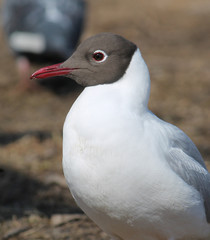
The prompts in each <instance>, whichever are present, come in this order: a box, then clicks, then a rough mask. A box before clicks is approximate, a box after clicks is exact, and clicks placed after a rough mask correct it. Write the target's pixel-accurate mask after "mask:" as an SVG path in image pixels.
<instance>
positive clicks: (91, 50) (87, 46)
mask: <svg viewBox="0 0 210 240" xmlns="http://www.w3.org/2000/svg"><path fill="white" fill-rule="evenodd" d="M136 49H137V47H136V45H135V44H133V43H132V42H130V41H128V40H126V39H125V38H123V37H121V36H119V35H116V34H112V33H101V34H98V35H95V36H93V37H90V38H88V39H87V40H85V41H84V42H83V43H81V44H80V45H79V47H78V48H77V49H76V51H75V52H74V54H73V55H72V56H71V57H70V58H69V59H67V60H66V61H65V62H64V63H61V64H55V65H52V66H49V67H45V68H42V69H40V70H38V71H36V72H35V73H34V74H33V75H32V76H31V78H46V77H52V76H58V75H63V76H67V77H69V78H71V79H73V80H75V81H76V82H77V83H79V84H81V85H83V86H85V87H86V86H94V85H98V84H106V83H113V82H115V81H117V80H118V79H120V78H121V77H122V76H123V75H124V73H125V71H126V69H127V67H128V65H129V63H130V61H131V58H132V56H133V54H134V52H135V50H136Z"/></svg>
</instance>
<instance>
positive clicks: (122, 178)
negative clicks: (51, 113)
mask: <svg viewBox="0 0 210 240" xmlns="http://www.w3.org/2000/svg"><path fill="white" fill-rule="evenodd" d="M149 92H150V79H149V72H148V69H147V66H146V64H145V62H144V60H143V58H142V57H141V54H140V51H139V50H138V49H137V50H136V52H135V53H134V55H133V57H132V60H131V62H130V65H129V67H128V69H127V71H126V73H125V74H124V76H123V77H122V79H120V80H119V81H117V82H115V83H113V84H106V85H97V86H93V87H87V88H85V90H84V91H83V93H82V94H81V95H80V96H79V98H78V99H77V100H76V102H75V103H74V105H73V107H72V109H71V110H70V112H69V114H68V115H67V118H66V121H65V125H64V136H63V137H64V138H63V168H64V174H65V177H66V180H67V183H68V185H69V188H70V190H71V193H72V195H73V196H74V198H75V200H76V202H77V203H78V205H79V206H80V207H81V208H82V209H83V211H84V212H85V213H86V214H87V215H88V216H89V217H90V218H91V219H93V220H94V221H95V222H96V223H97V224H98V225H99V226H100V227H101V228H102V229H104V231H106V232H107V233H109V234H110V235H112V236H113V237H115V238H116V239H123V240H139V239H143V240H156V239H183V238H184V237H189V238H193V237H194V238H196V237H205V236H207V235H208V234H210V227H209V225H208V224H207V222H206V217H205V209H204V205H203V199H202V197H201V195H200V193H199V192H198V191H197V190H196V189H195V188H193V187H192V186H190V185H188V184H187V183H186V182H185V181H183V180H182V178H180V177H179V176H178V175H177V174H176V173H175V172H174V171H173V170H172V169H171V168H170V166H169V164H168V162H167V159H166V153H167V151H168V149H169V148H170V147H171V146H170V144H171V142H170V141H169V138H168V136H169V135H168V132H170V131H172V134H173V131H174V132H175V130H173V127H169V124H167V123H165V122H163V121H161V120H160V119H158V118H157V117H156V116H155V115H153V114H152V113H151V112H150V111H149V110H148V108H147V103H148V99H149ZM170 134H171V132H170Z"/></svg>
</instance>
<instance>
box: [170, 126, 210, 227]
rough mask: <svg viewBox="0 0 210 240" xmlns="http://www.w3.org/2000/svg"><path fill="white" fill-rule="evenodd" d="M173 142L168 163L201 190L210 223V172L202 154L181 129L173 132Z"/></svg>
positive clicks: (178, 173) (189, 182) (187, 181)
mask: <svg viewBox="0 0 210 240" xmlns="http://www.w3.org/2000/svg"><path fill="white" fill-rule="evenodd" d="M171 144H172V145H171V148H170V150H169V152H168V157H167V160H168V163H169V165H170V167H171V168H172V169H173V171H174V172H176V174H177V175H179V176H180V177H181V178H182V179H183V180H184V181H185V182H186V183H188V184H189V185H191V186H193V187H194V188H195V189H196V190H198V191H199V192H200V194H201V195H202V197H203V200H204V207H205V212H206V219H207V221H208V222H209V223H210V174H209V172H208V171H207V169H206V166H205V163H204V161H203V159H202V156H201V154H200V153H199V151H198V149H197V148H196V146H195V145H194V143H193V142H192V141H191V140H190V138H189V137H188V136H187V135H185V134H184V133H183V132H182V131H181V130H179V129H176V131H175V134H173V137H172V138H171Z"/></svg>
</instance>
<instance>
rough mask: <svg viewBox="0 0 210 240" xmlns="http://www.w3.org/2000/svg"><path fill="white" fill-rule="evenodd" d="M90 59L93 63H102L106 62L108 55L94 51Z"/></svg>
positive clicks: (100, 51) (101, 51)
mask: <svg viewBox="0 0 210 240" xmlns="http://www.w3.org/2000/svg"><path fill="white" fill-rule="evenodd" d="M92 57H93V60H94V61H95V62H97V63H102V62H104V61H106V59H107V58H108V55H107V54H106V53H105V52H104V51H103V50H96V51H95V52H94V53H93V56H92Z"/></svg>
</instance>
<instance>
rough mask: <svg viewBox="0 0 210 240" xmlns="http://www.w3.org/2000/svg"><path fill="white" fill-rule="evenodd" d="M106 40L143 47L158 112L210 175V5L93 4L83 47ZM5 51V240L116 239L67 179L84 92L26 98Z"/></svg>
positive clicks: (1, 102) (1, 125) (0, 177)
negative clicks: (72, 124) (72, 125)
mask: <svg viewBox="0 0 210 240" xmlns="http://www.w3.org/2000/svg"><path fill="white" fill-rule="evenodd" d="M0 2H1V1H0ZM99 32H114V33H118V34H120V35H123V36H124V37H126V38H128V39H130V40H131V41H133V42H135V43H136V44H137V45H138V46H139V47H140V49H141V52H142V54H143V57H144V59H145V60H146V62H147V64H148V67H149V70H150V74H151V81H152V85H151V88H152V89H151V98H150V103H149V105H150V109H151V110H152V111H153V112H154V113H155V114H157V115H158V116H159V117H161V118H163V119H164V120H166V121H168V122H171V123H173V124H175V125H177V126H178V127H180V128H181V129H182V130H184V131H185V132H186V133H187V134H188V135H189V136H190V137H191V139H192V140H193V141H194V142H195V144H196V145H197V146H198V148H199V150H200V152H201V154H202V155H203V157H204V159H205V161H206V164H207V166H208V167H210V111H209V108H210V67H209V62H210V1H209V0H202V1H197V0H177V1H170V0H159V1H155V0H150V1H148V0H141V1H140V0H132V1H128V0H115V1H111V0H100V1H95V0H89V1H88V12H87V16H86V25H85V29H84V32H83V35H82V38H81V40H83V39H85V38H87V37H89V36H91V35H93V34H96V33H99ZM0 49H1V51H0V106H1V115H0V239H10V240H17V239H21V240H22V239H27V240H32V239H39V240H41V239H56V240H57V239H59V240H60V239H61V240H62V239H71V240H79V239H87V240H88V239H89V240H94V239H104V240H105V239H109V238H108V236H107V235H106V234H105V233H103V232H102V231H101V230H100V229H99V228H98V227H97V226H96V225H95V224H94V223H92V221H90V220H89V219H88V218H87V217H86V216H85V215H83V214H82V212H81V210H80V209H79V208H78V207H77V206H76V204H75V203H74V201H73V199H72V197H71V195H70V193H69V190H68V188H67V185H66V183H65V180H64V177H63V172H62V166H61V159H62V126H63V122H64V119H65V116H66V114H67V112H68V110H69V108H70V107H71V105H72V103H73V102H74V100H75V99H76V97H77V95H78V94H79V92H80V91H81V88H79V87H77V86H76V85H75V84H74V85H70V86H69V83H66V82H65V81H66V79H64V80H63V81H64V82H65V83H66V84H67V85H66V86H67V87H66V88H68V91H65V90H66V89H65V86H64V87H62V88H61V89H60V90H59V91H52V89H49V88H40V89H39V90H36V91H34V92H29V91H24V92H23V91H20V89H19V88H18V76H17V71H16V68H15V61H14V58H13V56H12V54H11V52H10V50H9V49H8V47H7V43H6V41H5V38H4V36H3V33H2V31H1V32H0ZM42 66H43V65H42ZM39 67H40V65H34V66H33V70H35V69H37V68H39Z"/></svg>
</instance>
